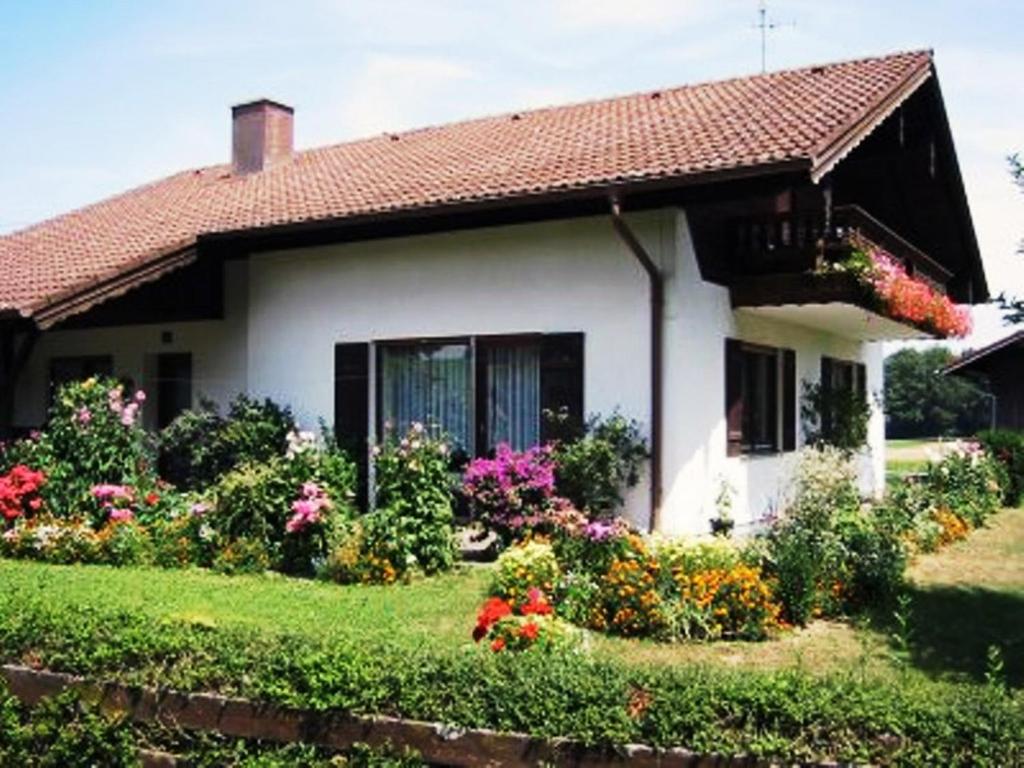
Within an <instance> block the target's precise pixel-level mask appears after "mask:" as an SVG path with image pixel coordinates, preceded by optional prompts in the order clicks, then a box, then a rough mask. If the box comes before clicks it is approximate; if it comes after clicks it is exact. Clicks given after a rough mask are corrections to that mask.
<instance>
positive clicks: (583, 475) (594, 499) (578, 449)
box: [554, 413, 650, 517]
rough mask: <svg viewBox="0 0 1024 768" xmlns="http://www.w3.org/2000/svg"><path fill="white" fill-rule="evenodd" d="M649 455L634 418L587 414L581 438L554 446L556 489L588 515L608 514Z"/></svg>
mask: <svg viewBox="0 0 1024 768" xmlns="http://www.w3.org/2000/svg"><path fill="white" fill-rule="evenodd" d="M649 455H650V454H649V453H648V451H647V445H646V443H645V441H644V439H643V438H642V437H641V436H640V428H639V425H638V424H637V423H636V422H635V421H631V420H629V419H626V418H625V417H624V416H621V415H619V414H618V413H616V414H613V415H612V416H610V417H608V418H606V419H600V418H598V417H591V418H590V420H589V421H588V422H587V425H586V431H585V433H584V435H583V436H582V437H580V438H579V439H576V440H572V441H568V442H562V443H559V444H557V445H556V446H555V451H554V459H555V465H556V469H555V477H556V480H555V485H556V489H557V491H558V494H559V495H560V496H564V497H565V498H567V499H569V500H570V501H571V502H572V503H573V505H574V506H575V507H576V508H577V509H579V510H582V511H583V512H586V513H587V514H589V515H590V516H592V517H611V516H612V515H614V514H615V512H616V511H617V510H618V509H619V508H620V507H621V506H622V502H623V493H624V492H625V490H626V489H627V488H632V487H633V486H635V485H636V484H637V483H638V482H639V480H640V470H641V468H642V467H643V464H644V462H645V461H646V460H647V459H648V457H649Z"/></svg>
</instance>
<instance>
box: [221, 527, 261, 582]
mask: <svg viewBox="0 0 1024 768" xmlns="http://www.w3.org/2000/svg"><path fill="white" fill-rule="evenodd" d="M272 565H273V557H272V555H271V553H270V552H269V551H268V550H267V545H266V543H265V542H264V541H263V540H262V539H259V538H251V537H247V536H239V537H238V538H235V539H230V540H228V541H226V542H225V543H224V544H223V546H221V548H220V549H218V550H217V551H216V552H215V553H214V556H213V562H212V563H211V566H212V567H213V570H215V571H217V572H218V573H223V574H227V575H229V576H234V575H239V574H246V573H248V574H259V573H263V572H264V571H266V570H268V569H269V568H270V567H271V566H272Z"/></svg>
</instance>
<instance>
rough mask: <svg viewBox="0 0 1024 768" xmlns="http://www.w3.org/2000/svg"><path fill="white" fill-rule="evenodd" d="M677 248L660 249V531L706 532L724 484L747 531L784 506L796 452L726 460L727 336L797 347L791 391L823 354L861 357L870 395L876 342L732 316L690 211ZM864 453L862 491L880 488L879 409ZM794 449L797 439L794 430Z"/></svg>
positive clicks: (877, 379)
mask: <svg viewBox="0 0 1024 768" xmlns="http://www.w3.org/2000/svg"><path fill="white" fill-rule="evenodd" d="M673 234H674V247H673V248H672V249H662V250H661V253H662V254H663V255H668V254H671V255H672V257H673V259H674V263H672V264H669V263H664V264H663V269H664V271H665V273H666V276H667V284H666V321H665V383H666V392H665V427H664V429H665V449H664V463H663V467H664V469H663V478H664V485H663V498H664V504H663V511H662V526H661V527H662V529H663V530H665V531H666V532H670V533H693V534H701V533H707V532H708V520H709V519H710V518H711V517H713V516H714V515H715V514H716V508H715V499H716V497H717V496H718V494H719V490H720V489H721V487H722V482H723V481H725V482H727V483H728V484H729V485H730V486H731V487H732V488H733V489H734V491H735V495H734V496H733V499H734V506H733V510H732V514H733V516H734V518H735V519H736V523H737V529H738V530H739V531H743V530H744V529H749V528H750V527H751V526H753V525H754V524H755V523H756V521H757V520H759V519H760V518H762V517H764V516H765V515H767V514H770V513H771V512H773V511H778V510H780V509H781V508H782V507H784V505H785V502H786V500H787V498H788V495H789V492H790V490H791V488H790V485H791V484H790V477H791V473H792V468H793V466H794V462H795V460H796V456H797V454H795V453H785V454H776V455H770V456H763V455H759V456H738V457H729V456H727V451H726V448H727V446H726V422H725V339H726V338H730V337H731V338H737V339H741V340H744V341H749V342H753V343H758V344H764V345H768V346H775V347H784V348H788V349H793V350H795V351H796V367H797V376H796V378H797V391H798V395H799V391H800V387H801V382H803V381H809V382H814V381H818V380H819V379H820V376H821V357H822V355H828V356H831V357H836V358H841V359H846V360H856V361H861V362H864V363H865V364H866V365H867V367H868V386H869V391H871V392H874V391H880V390H881V386H882V353H881V345H879V344H862V343H860V342H858V341H854V340H849V339H844V338H841V337H838V336H835V335H833V334H831V333H827V332H822V331H815V330H812V329H809V328H804V327H801V326H797V325H791V324H786V323H781V322H771V321H768V320H765V319H763V318H760V317H755V316H752V315H745V314H744V313H743V312H742V311H740V312H734V311H733V310H732V308H731V306H730V303H729V292H728V290H727V289H726V288H723V287H721V286H718V285H714V284H712V283H707V282H704V281H703V280H701V278H700V272H699V268H698V265H697V259H696V254H695V252H694V248H693V243H692V240H691V238H690V232H689V227H688V223H687V220H686V215H685V213H683V212H681V211H680V212H679V213H678V214H677V215H676V219H675V227H674V229H673ZM869 432H870V439H869V442H870V450H869V451H866V452H865V456H864V457H862V458H861V461H860V464H861V479H862V491H863V492H864V493H866V494H867V493H878V492H880V491H881V489H882V488H883V486H884V479H885V476H884V466H885V465H884V461H885V458H884V457H885V425H884V418H883V415H882V413H881V411H880V409H878V408H875V409H874V412H873V415H872V420H871V425H870V430H869ZM797 441H798V447H800V446H801V445H802V444H803V435H802V434H801V430H799V429H798V430H797Z"/></svg>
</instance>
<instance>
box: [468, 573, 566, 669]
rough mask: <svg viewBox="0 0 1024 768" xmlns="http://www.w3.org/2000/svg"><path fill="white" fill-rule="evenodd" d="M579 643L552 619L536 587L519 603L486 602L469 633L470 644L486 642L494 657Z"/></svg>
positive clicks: (551, 609) (564, 625)
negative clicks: (472, 641)
mask: <svg viewBox="0 0 1024 768" xmlns="http://www.w3.org/2000/svg"><path fill="white" fill-rule="evenodd" d="M581 639H582V635H581V634H580V631H579V630H578V629H576V628H575V627H573V626H571V625H569V624H566V623H565V622H564V621H561V620H559V619H558V618H556V617H555V615H554V609H553V608H552V606H551V604H550V603H549V602H548V601H547V598H546V596H545V594H544V592H543V591H542V590H540V589H537V588H536V587H532V588H531V589H530V590H529V591H528V593H527V594H526V595H523V597H522V599H520V600H513V601H507V600H504V599H502V598H500V597H492V598H489V599H488V600H487V601H486V602H485V603H484V604H483V607H482V608H481V609H480V614H479V615H478V616H477V620H476V627H474V629H473V640H474V641H475V642H478V643H479V642H481V641H483V640H486V641H488V647H489V648H490V649H491V651H492V652H494V653H502V652H515V651H527V650H542V651H548V652H553V651H557V650H566V649H569V648H574V647H576V646H578V645H579V643H580V641H581Z"/></svg>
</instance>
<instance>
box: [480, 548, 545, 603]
mask: <svg viewBox="0 0 1024 768" xmlns="http://www.w3.org/2000/svg"><path fill="white" fill-rule="evenodd" d="M560 578H561V569H560V568H559V567H558V560H557V559H555V553H554V551H553V550H552V549H551V545H550V544H543V543H541V542H537V541H528V542H524V543H522V544H518V545H516V546H514V547H510V548H508V549H506V550H505V551H504V552H502V553H501V555H500V556H499V557H498V562H497V563H495V566H494V574H493V576H492V577H491V588H490V593H491V594H492V595H494V596H496V597H500V598H503V599H505V600H508V601H509V602H511V603H520V602H524V601H525V600H526V597H527V594H528V593H529V591H530V589H540V590H541V591H542V592H544V594H546V595H551V594H554V591H555V587H556V586H557V585H558V582H559V579H560Z"/></svg>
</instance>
